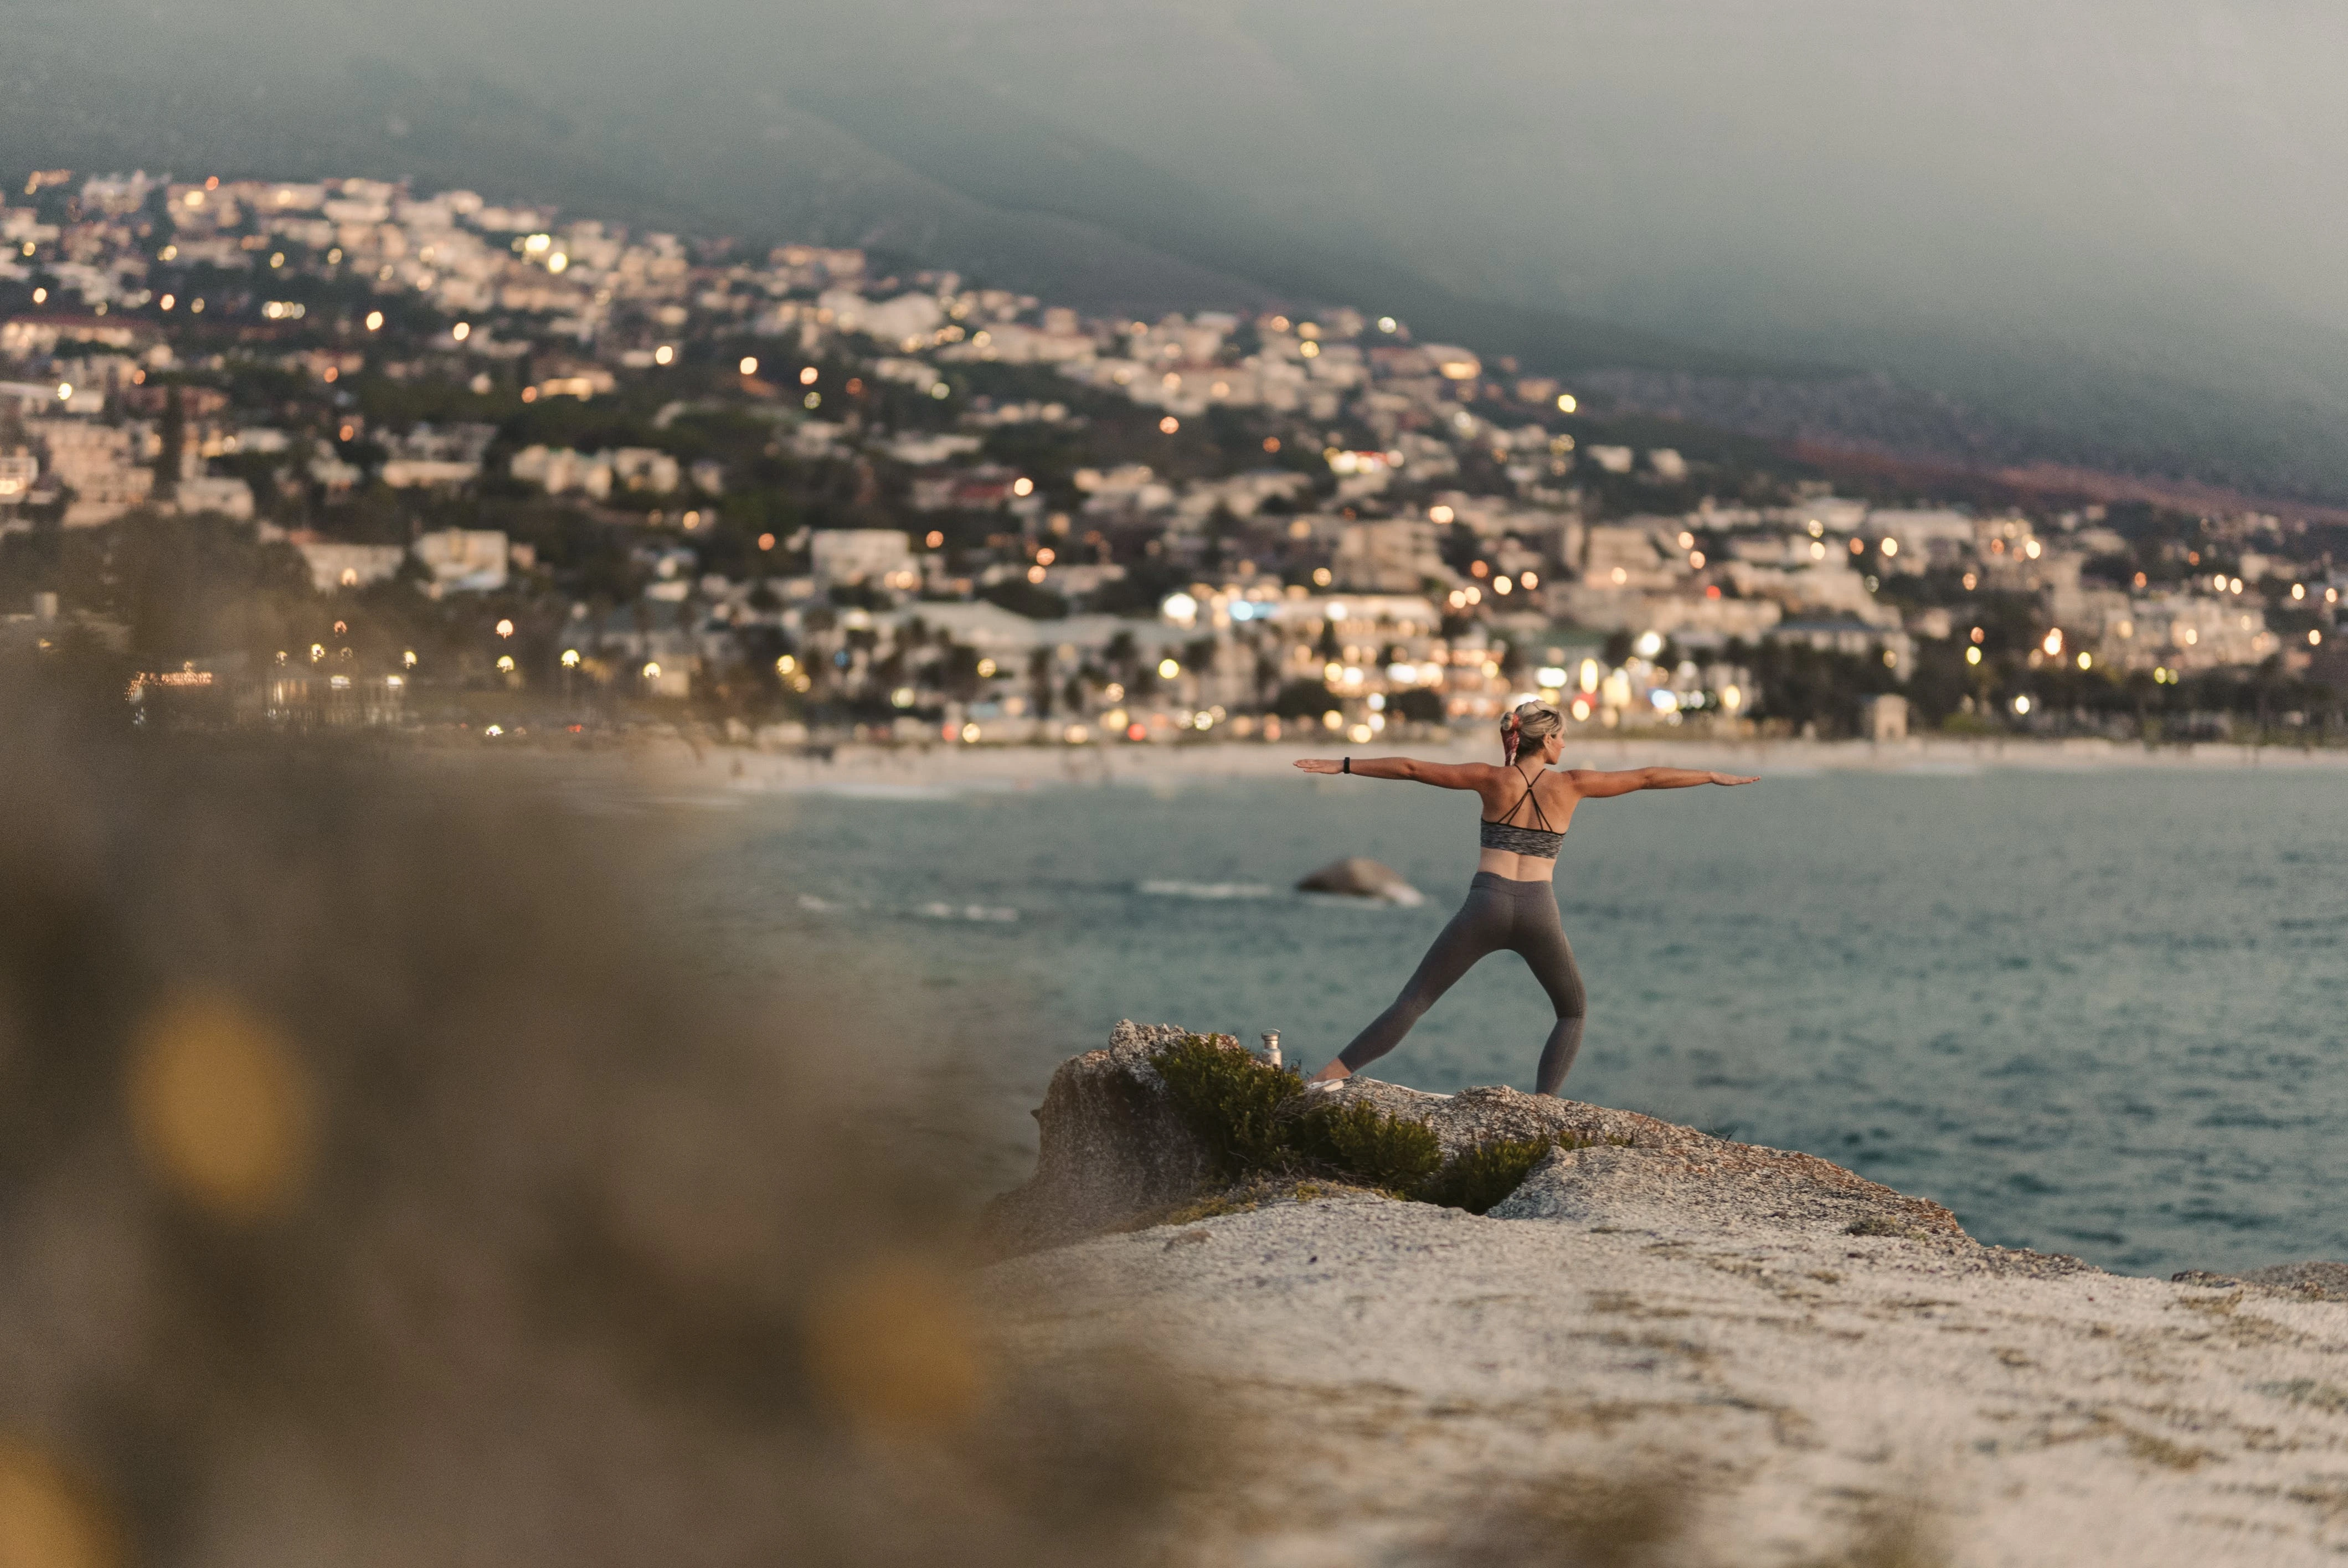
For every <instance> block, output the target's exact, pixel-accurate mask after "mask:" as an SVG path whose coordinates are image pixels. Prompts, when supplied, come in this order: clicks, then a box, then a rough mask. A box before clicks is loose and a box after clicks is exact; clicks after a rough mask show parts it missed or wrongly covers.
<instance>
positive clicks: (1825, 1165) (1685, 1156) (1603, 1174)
mask: <svg viewBox="0 0 2348 1568" xmlns="http://www.w3.org/2000/svg"><path fill="white" fill-rule="evenodd" d="M1673 1131H1675V1132H1687V1131H1688V1129H1686V1128H1674V1129H1673ZM1695 1137H1696V1138H1697V1139H1699V1140H1700V1142H1697V1143H1686V1144H1683V1145H1680V1146H1678V1147H1675V1148H1663V1149H1655V1148H1646V1149H1642V1148H1627V1149H1626V1148H1618V1147H1614V1146H1612V1145H1601V1146H1600V1147H1597V1148H1587V1149H1558V1150H1554V1151H1552V1152H1551V1153H1550V1154H1549V1155H1548V1156H1547V1157H1545V1158H1544V1159H1543V1160H1542V1161H1541V1163H1540V1164H1538V1165H1536V1166H1534V1167H1533V1171H1532V1173H1531V1174H1530V1175H1529V1176H1527V1177H1526V1178H1525V1181H1524V1184H1523V1185H1522V1186H1520V1187H1519V1188H1518V1189H1517V1191H1516V1193H1515V1195H1513V1196H1511V1197H1510V1198H1509V1199H1508V1200H1507V1201H1506V1202H1505V1203H1502V1204H1499V1205H1498V1206H1497V1207H1496V1208H1494V1209H1493V1210H1492V1211H1491V1213H1492V1217H1493V1218H1495V1219H1514V1220H1557V1219H1564V1220H1581V1221H1584V1222H1595V1223H1600V1224H1606V1225H1615V1226H1617V1227H1620V1228H1623V1229H1634V1228H1635V1229H1643V1230H1669V1231H1674V1232H1683V1233H1686V1232H1702V1231H1716V1232H1734V1231H1743V1230H1751V1229H1755V1228H1758V1227H1771V1228H1799V1229H1805V1230H1824V1231H1835V1232H1840V1233H1841V1234H1843V1235H1885V1236H1905V1237H1907V1238H1909V1239H1910V1240H1913V1241H1926V1240H1931V1239H1933V1238H1935V1237H1947V1238H1951V1239H1962V1238H1963V1236H1964V1234H1965V1233H1964V1227H1963V1226H1962V1225H1959V1224H1958V1223H1957V1216H1956V1215H1954V1214H1951V1213H1950V1212H1949V1211H1948V1210H1947V1209H1944V1208H1942V1207H1941V1205H1940V1204H1936V1203H1933V1202H1931V1200H1930V1199H1927V1198H1911V1197H1910V1196H1908V1195H1907V1194H1905V1193H1900V1192H1895V1191H1893V1190H1892V1189H1891V1188H1890V1187H1887V1186H1885V1185H1883V1184H1881V1183H1879V1182H1870V1181H1869V1180H1868V1179H1867V1178H1866V1177H1864V1176H1857V1175H1853V1174H1852V1173H1850V1172H1849V1171H1846V1170H1844V1169H1843V1168H1842V1167H1841V1166H1840V1165H1837V1164H1834V1163H1830V1162H1828V1161H1826V1160H1821V1159H1818V1157H1817V1156H1816V1155H1812V1154H1798V1153H1787V1151H1785V1150H1782V1149H1765V1148H1760V1147H1757V1146H1756V1145H1754V1144H1750V1143H1728V1142H1726V1141H1725V1140H1723V1139H1719V1138H1706V1137H1704V1135H1703V1134H1702V1133H1697V1134H1695Z"/></svg>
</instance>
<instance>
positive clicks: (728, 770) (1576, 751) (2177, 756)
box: [632, 735, 2348, 792]
mask: <svg viewBox="0 0 2348 1568" xmlns="http://www.w3.org/2000/svg"><path fill="white" fill-rule="evenodd" d="M1347 753H1351V754H1354V755H1360V756H1390V755H1410V756H1416V757H1423V758H1427V759H1430V760H1433V761H1438V762H1489V761H1491V760H1493V755H1494V749H1493V748H1492V747H1490V746H1488V745H1486V744H1484V743H1483V742H1482V741H1481V739H1480V738H1477V739H1468V738H1454V739H1451V740H1449V741H1448V742H1447V743H1440V742H1437V741H1419V740H1406V741H1398V742H1396V743H1393V744H1385V743H1375V742H1374V743H1371V744H1368V745H1365V746H1352V745H1349V744H1347V743H1344V742H1342V741H1336V742H1329V743H1323V742H1322V741H1321V740H1319V739H1318V738H1317V737H1313V736H1309V735H1308V736H1302V737H1299V738H1297V739H1294V740H1283V741H1280V742H1274V743H1262V742H1246V741H1231V742H1213V741H1202V742H1192V743H1175V744H1148V745H1132V744H1109V745H1102V744H1091V745H1079V746H1044V745H1019V746H991V745H970V746H963V745H951V744H945V743H937V744H928V745H908V746H889V745H877V744H870V743H845V744H841V745H838V746H835V747H831V748H829V750H828V751H825V750H819V749H810V748H804V747H796V746H795V747H790V748H787V749H769V748H760V747H756V746H746V745H735V744H716V743H700V742H688V741H686V740H685V739H682V738H678V737H658V738H654V739H651V740H649V741H645V742H643V743H639V744H637V745H636V746H634V747H633V748H632V755H633V756H634V757H635V758H636V759H637V760H638V762H639V764H641V765H643V766H645V767H647V768H649V769H651V770H652V771H654V772H655V773H656V774H659V775H660V776H662V777H663V778H664V780H666V781H668V782H670V783H675V784H684V783H688V782H695V783H700V782H706V783H713V784H725V785H727V786H729V787H733V788H738V789H749V790H783V791H800V790H811V791H819V792H820V791H856V792H865V791H870V790H874V789H882V790H897V789H922V790H934V789H987V788H996V789H1003V788H1034V787H1036V786H1039V785H1045V784H1070V785H1099V784H1160V783H1168V784H1171V783H1181V782H1187V781H1205V780H1214V779H1243V778H1269V777H1277V776H1281V775H1283V774H1286V773H1287V772H1288V770H1289V768H1290V767H1291V764H1293V763H1294V761H1295V760H1296V759H1297V758H1298V757H1302V756H1334V755H1344V754H1347ZM1562 765H1563V766H1566V767H1591V768H1608V769H1612V768H1635V767H1644V766H1649V765H1661V766H1669V767H1692V768H1718V769H1721V770H1723V771H1725V772H1733V773H1753V774H1762V775H1763V776H1764V777H1766V776H1768V775H1770V774H1778V775H1781V776H1782V775H1786V774H1816V773H1828V772H1836V773H1869V774H1916V775H1919V776H1947V775H1950V774H1973V773H1984V772H1989V771H1992V770H2008V769H2010V770H2015V771H2031V772H2046V773H2080V772H2089V771H2096V770H2103V769H2114V770H2118V769H2127V770H2146V769H2157V770H2168V771H2178V772H2211V771H2219V770H2227V769H2242V768H2263V769H2292V770H2300V769H2339V768H2348V749H2340V748H2333V749H2320V748H2313V747H2295V746H2294V747H2285V746H2250V745H2238V744H2233V743H2217V742H2204V743H2197V744H2193V745H2175V746H2145V745H2141V744H2137V743H2120V742H2115V741H2105V740H2092V739H2087V740H2052V741H2034V740H2020V739H2017V740H1970V739H1967V740H1959V739H1951V738H1943V737H1932V738H1929V739H1928V738H1921V737H1920V738H1916V739H1911V740H1907V741H1892V742H1882V743H1876V742H1868V741H1803V740H1769V741H1759V740H1755V741H1745V740H1728V741H1721V740H1705V739H1695V738H1691V739H1684V740H1683V739H1678V738H1665V737H1663V736H1647V735H1641V736H1637V737H1632V738H1628V739H1619V740H1618V739H1611V738H1610V739H1604V740H1601V739H1596V738H1590V737H1582V736H1576V737H1573V738H1572V739H1570V741H1569V742H1568V743H1567V746H1566V753H1565V757H1564V761H1563V764H1562Z"/></svg>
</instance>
